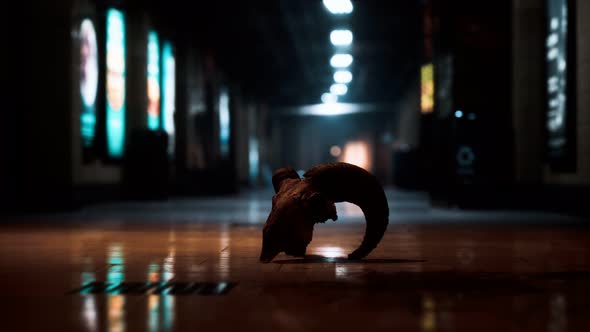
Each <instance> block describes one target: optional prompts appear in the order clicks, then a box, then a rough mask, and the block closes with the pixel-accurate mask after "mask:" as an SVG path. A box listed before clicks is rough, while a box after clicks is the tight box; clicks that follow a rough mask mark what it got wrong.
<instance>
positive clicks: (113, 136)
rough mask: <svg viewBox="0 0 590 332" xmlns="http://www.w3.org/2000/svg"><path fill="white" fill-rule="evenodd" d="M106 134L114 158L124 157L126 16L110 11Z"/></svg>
mask: <svg viewBox="0 0 590 332" xmlns="http://www.w3.org/2000/svg"><path fill="white" fill-rule="evenodd" d="M106 46H107V49H106V51H107V63H106V64H107V72H106V97H107V98H106V99H107V103H106V107H107V109H106V126H107V127H106V136H107V150H108V154H109V156H110V157H121V156H122V155H123V147H124V144H125V18H124V16H123V13H122V12H120V11H119V10H116V9H109V10H108V12H107V45H106Z"/></svg>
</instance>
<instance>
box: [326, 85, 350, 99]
mask: <svg viewBox="0 0 590 332" xmlns="http://www.w3.org/2000/svg"><path fill="white" fill-rule="evenodd" d="M330 92H331V93H332V94H334V95H337V96H342V95H345V94H346V93H347V92H348V88H347V87H346V85H344V84H340V83H336V84H332V86H331V87H330Z"/></svg>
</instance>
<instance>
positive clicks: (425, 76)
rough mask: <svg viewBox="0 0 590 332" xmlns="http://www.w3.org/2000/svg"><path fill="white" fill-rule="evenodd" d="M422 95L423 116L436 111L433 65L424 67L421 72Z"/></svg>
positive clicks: (421, 107)
mask: <svg viewBox="0 0 590 332" xmlns="http://www.w3.org/2000/svg"><path fill="white" fill-rule="evenodd" d="M421 72H422V73H421V81H422V83H421V85H422V93H421V97H420V110H421V112H422V114H428V113H432V111H434V68H433V65H432V64H427V65H424V66H422V70H421Z"/></svg>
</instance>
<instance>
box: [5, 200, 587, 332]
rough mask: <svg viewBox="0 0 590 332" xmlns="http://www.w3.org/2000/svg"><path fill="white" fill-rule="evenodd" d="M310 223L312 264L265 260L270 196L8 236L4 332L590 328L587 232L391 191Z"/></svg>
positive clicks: (195, 203)
mask: <svg viewBox="0 0 590 332" xmlns="http://www.w3.org/2000/svg"><path fill="white" fill-rule="evenodd" d="M387 194H388V198H389V201H390V209H391V215H390V219H391V224H390V227H389V229H388V231H387V233H386V235H385V237H384V239H383V241H382V242H381V244H380V246H379V247H378V248H377V249H376V250H375V251H374V252H373V253H372V254H371V255H370V256H369V257H368V258H367V259H365V260H364V261H361V262H350V261H347V260H346V259H344V258H343V257H345V256H346V254H347V253H348V252H350V251H352V250H353V249H355V248H356V245H358V243H359V242H360V239H361V237H362V234H363V228H364V225H363V218H362V213H361V212H360V210H358V209H357V208H356V207H354V206H352V205H347V204H339V206H338V213H339V216H340V219H339V221H337V222H329V223H327V224H325V225H318V226H317V227H316V231H315V235H314V240H313V241H312V243H311V245H310V247H309V249H308V254H309V256H308V257H306V258H305V259H294V258H290V257H287V256H284V255H282V254H281V255H279V256H277V258H276V259H275V260H274V261H273V262H272V263H270V264H261V263H259V262H258V255H259V251H260V245H261V225H262V223H263V222H264V220H265V218H266V215H267V214H268V210H269V208H270V195H271V193H269V192H257V193H246V194H242V195H239V196H236V197H225V198H200V199H175V200H170V201H166V202H149V203H113V204H103V205H100V206H94V207H88V208H85V209H83V210H80V211H75V212H71V213H62V214H54V215H30V216H19V217H12V218H10V219H9V220H5V221H4V222H3V223H2V224H1V225H0V318H1V320H0V331H230V330H231V331H235V330H240V331H241V330H246V331H249V330H256V331H318V330H322V331H333V330H345V331H346V330H349V331H353V330H357V331H358V330H364V331H377V330H383V331H385V330H387V331H495V332H497V331H550V332H560V331H587V330H588V329H589V328H590V327H589V324H590V315H589V314H590V309H589V308H590V228H589V227H587V226H586V225H585V221H584V220H580V219H577V218H574V217H567V216H563V215H557V214H546V213H539V212H526V211H461V210H456V209H437V208H432V207H431V206H430V204H429V203H428V199H427V198H426V196H425V195H423V194H420V193H404V192H397V191H388V192H387Z"/></svg>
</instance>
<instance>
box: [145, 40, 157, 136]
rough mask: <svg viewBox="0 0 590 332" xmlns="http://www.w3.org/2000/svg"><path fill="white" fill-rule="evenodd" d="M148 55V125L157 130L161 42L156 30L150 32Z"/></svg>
mask: <svg viewBox="0 0 590 332" xmlns="http://www.w3.org/2000/svg"><path fill="white" fill-rule="evenodd" d="M147 55H148V58H147V97H148V108H147V125H148V128H149V129H152V130H156V129H159V128H160V43H159V42H158V34H156V32H154V31H151V32H150V33H149V34H148V46H147Z"/></svg>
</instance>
